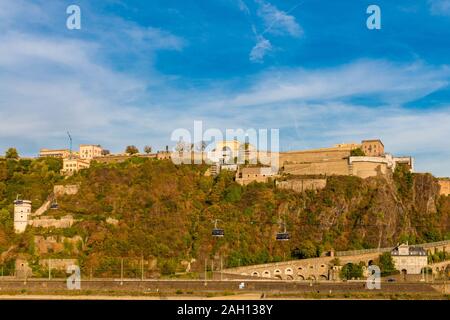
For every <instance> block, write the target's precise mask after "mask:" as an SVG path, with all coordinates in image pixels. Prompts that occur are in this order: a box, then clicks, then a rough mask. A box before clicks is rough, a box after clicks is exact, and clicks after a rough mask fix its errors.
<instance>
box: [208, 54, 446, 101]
mask: <svg viewBox="0 0 450 320" xmlns="http://www.w3.org/2000/svg"><path fill="white" fill-rule="evenodd" d="M449 80H450V68H448V67H447V66H442V67H434V66H428V65H426V64H424V63H422V62H416V63H412V64H394V63H390V62H387V61H377V60H360V61H357V62H353V63H350V64H347V65H342V66H339V67H333V68H324V69H315V70H306V69H302V68H288V69H285V70H282V69H279V70H276V71H268V72H264V73H262V74H260V75H258V76H256V77H255V78H254V79H253V82H252V83H253V85H252V86H251V87H250V88H249V89H248V90H247V91H245V92H241V93H238V94H236V96H235V97H233V98H231V99H226V100H225V101H217V102H216V103H217V104H222V105H224V106H225V105H226V106H254V105H261V104H268V103H279V102H283V101H295V100H301V101H317V100H320V101H328V100H336V99H348V98H351V97H361V96H366V97H367V96H371V97H375V98H377V99H378V100H381V101H384V102H387V103H391V104H400V103H405V102H408V101H414V100H416V99H418V98H420V97H424V96H426V95H428V94H430V93H431V92H434V91H437V90H439V89H441V88H444V87H445V86H447V85H448V83H449Z"/></svg>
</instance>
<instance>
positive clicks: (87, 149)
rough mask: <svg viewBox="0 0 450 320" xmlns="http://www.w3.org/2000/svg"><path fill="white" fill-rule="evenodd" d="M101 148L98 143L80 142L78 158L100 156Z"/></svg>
mask: <svg viewBox="0 0 450 320" xmlns="http://www.w3.org/2000/svg"><path fill="white" fill-rule="evenodd" d="M102 151H103V148H102V147H101V146H100V145H98V144H80V154H79V155H80V159H88V160H90V159H93V158H94V157H100V156H102Z"/></svg>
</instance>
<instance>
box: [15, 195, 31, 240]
mask: <svg viewBox="0 0 450 320" xmlns="http://www.w3.org/2000/svg"><path fill="white" fill-rule="evenodd" d="M30 214H31V201H30V200H15V201H14V231H15V232H16V233H22V232H24V231H25V229H26V228H27V225H28V216H29V215H30Z"/></svg>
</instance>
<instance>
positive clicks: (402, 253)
mask: <svg viewBox="0 0 450 320" xmlns="http://www.w3.org/2000/svg"><path fill="white" fill-rule="evenodd" d="M391 256H392V260H393V262H394V265H395V268H396V269H397V270H399V271H400V272H401V273H402V274H405V275H406V274H420V273H421V272H422V269H423V268H425V267H426V266H427V265H428V257H427V252H426V251H425V250H424V248H422V247H415V246H409V245H408V243H406V244H404V243H402V244H401V245H398V246H397V247H395V248H394V249H393V250H392V251H391Z"/></svg>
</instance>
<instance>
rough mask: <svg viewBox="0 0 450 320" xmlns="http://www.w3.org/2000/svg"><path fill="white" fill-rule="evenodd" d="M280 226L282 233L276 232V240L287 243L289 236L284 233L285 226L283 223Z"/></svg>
mask: <svg viewBox="0 0 450 320" xmlns="http://www.w3.org/2000/svg"><path fill="white" fill-rule="evenodd" d="M282 225H283V226H284V231H283V232H277V236H276V239H277V241H289V239H290V236H289V233H288V232H287V231H286V225H285V224H284V223H282Z"/></svg>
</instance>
